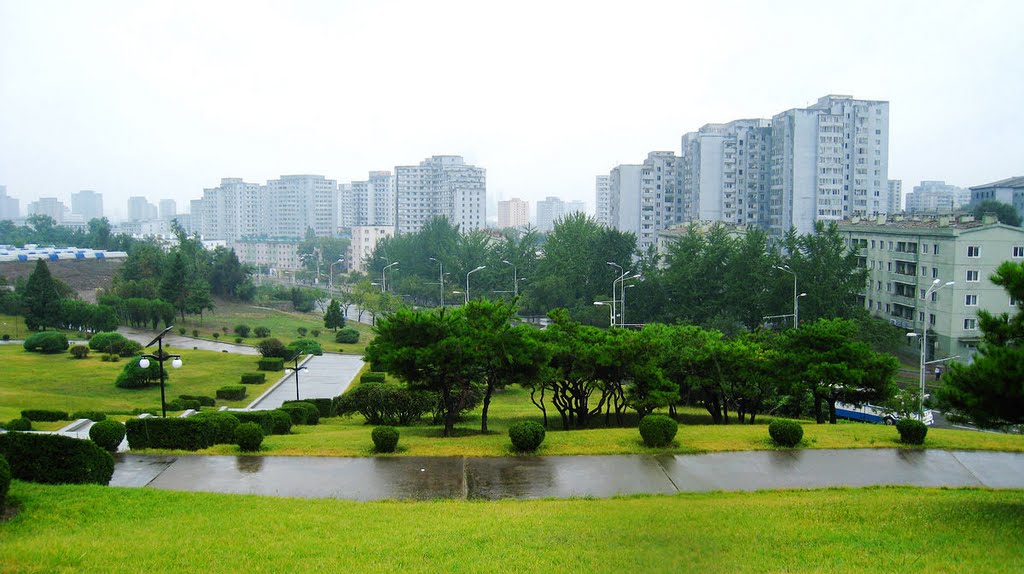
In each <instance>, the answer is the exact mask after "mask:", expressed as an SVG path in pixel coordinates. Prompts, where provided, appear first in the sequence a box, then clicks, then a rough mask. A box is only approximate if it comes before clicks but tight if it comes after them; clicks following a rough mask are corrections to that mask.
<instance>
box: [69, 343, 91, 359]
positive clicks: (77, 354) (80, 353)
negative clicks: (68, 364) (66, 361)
mask: <svg viewBox="0 0 1024 574" xmlns="http://www.w3.org/2000/svg"><path fill="white" fill-rule="evenodd" d="M71 356H72V357H74V358H76V359H84V358H86V357H88V356H89V347H87V346H85V345H75V346H73V347H71Z"/></svg>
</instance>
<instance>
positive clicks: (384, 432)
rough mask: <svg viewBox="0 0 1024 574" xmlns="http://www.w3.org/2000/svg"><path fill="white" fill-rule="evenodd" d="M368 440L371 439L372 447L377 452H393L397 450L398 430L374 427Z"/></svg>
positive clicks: (387, 427)
mask: <svg viewBox="0 0 1024 574" xmlns="http://www.w3.org/2000/svg"><path fill="white" fill-rule="evenodd" d="M370 438H371V439H373V446H374V448H375V449H377V452H395V449H396V448H398V429H396V428H395V427H389V426H381V427H374V429H373V432H371V433H370Z"/></svg>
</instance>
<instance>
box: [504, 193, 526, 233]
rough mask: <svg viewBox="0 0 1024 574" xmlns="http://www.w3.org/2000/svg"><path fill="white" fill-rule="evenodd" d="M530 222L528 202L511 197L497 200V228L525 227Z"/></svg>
mask: <svg viewBox="0 0 1024 574" xmlns="http://www.w3.org/2000/svg"><path fill="white" fill-rule="evenodd" d="M529 224H530V202H529V201H523V200H521V199H519V198H518V197H513V198H512V199H509V200H508V201H499V202H498V228H499V229H506V228H509V227H511V228H515V229H518V228H520V227H526V226H527V225H529Z"/></svg>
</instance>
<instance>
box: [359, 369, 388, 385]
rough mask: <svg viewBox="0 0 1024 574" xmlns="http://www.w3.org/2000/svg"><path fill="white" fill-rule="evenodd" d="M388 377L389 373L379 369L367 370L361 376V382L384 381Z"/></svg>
mask: <svg viewBox="0 0 1024 574" xmlns="http://www.w3.org/2000/svg"><path fill="white" fill-rule="evenodd" d="M386 378H387V373H381V372H378V371H367V372H365V373H363V374H362V375H360V376H359V382H360V383H383V382H384V381H385V379H386Z"/></svg>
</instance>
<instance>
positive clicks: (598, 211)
mask: <svg viewBox="0 0 1024 574" xmlns="http://www.w3.org/2000/svg"><path fill="white" fill-rule="evenodd" d="M609 200H610V195H609V190H608V176H607V175H599V176H597V177H596V178H594V219H596V220H597V223H598V224H599V225H603V226H605V227H609V226H611V224H612V216H611V212H610V209H611V208H610V206H609Z"/></svg>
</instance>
